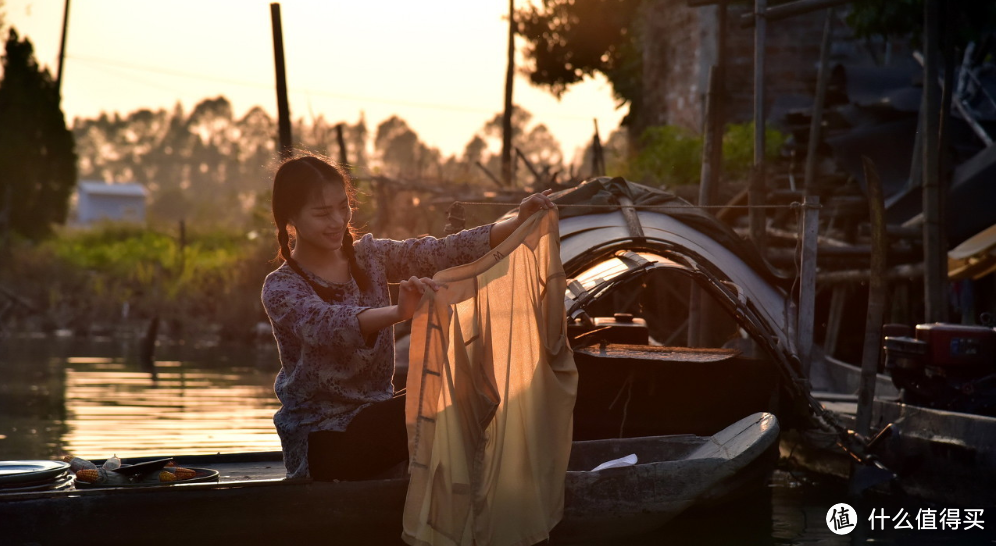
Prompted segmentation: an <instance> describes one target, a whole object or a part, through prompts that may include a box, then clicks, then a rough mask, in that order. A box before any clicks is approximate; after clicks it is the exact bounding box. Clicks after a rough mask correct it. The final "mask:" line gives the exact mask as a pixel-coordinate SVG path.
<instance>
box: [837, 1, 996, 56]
mask: <svg viewBox="0 0 996 546" xmlns="http://www.w3.org/2000/svg"><path fill="white" fill-rule="evenodd" d="M941 8H942V9H941V10H940V11H941V16H942V17H944V16H946V15H947V16H950V17H951V18H952V21H951V29H952V30H953V36H951V37H950V39H951V40H952V41H951V45H952V46H953V47H956V48H962V47H964V46H965V45H966V44H967V43H969V42H973V41H978V40H980V39H981V38H983V37H984V36H985V35H986V34H990V33H992V32H993V31H994V30H996V3H994V2H987V1H967V2H946V3H943V4H942V6H941ZM945 12H946V14H945ZM847 24H848V26H850V27H851V28H852V29H854V33H855V34H856V35H857V36H858V37H861V38H867V37H872V36H882V37H886V38H890V37H895V38H909V39H910V42H911V44H912V45H913V46H914V47H919V46H920V40H921V38H922V37H923V0H859V1H857V2H854V4H853V5H852V8H851V11H850V13H849V14H848V16H847ZM940 28H941V32H942V33H943V32H944V25H943V24H942V25H941V27H940ZM941 39H942V40H946V39H947V37H945V36H943V35H942V36H941Z"/></svg>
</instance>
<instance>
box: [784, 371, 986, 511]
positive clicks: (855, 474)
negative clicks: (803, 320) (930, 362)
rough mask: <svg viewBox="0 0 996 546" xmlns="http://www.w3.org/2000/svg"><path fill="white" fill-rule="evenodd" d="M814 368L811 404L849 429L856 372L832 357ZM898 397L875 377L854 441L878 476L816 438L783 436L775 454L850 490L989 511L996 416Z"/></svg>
mask: <svg viewBox="0 0 996 546" xmlns="http://www.w3.org/2000/svg"><path fill="white" fill-rule="evenodd" d="M815 364H816V366H814V370H817V371H818V373H819V374H820V376H821V378H822V381H821V382H820V383H818V384H817V386H818V387H819V388H820V390H817V391H815V392H814V393H813V394H814V397H815V398H816V399H817V400H819V401H820V402H821V403H822V404H823V405H824V406H825V407H826V409H827V410H828V411H831V412H833V413H834V414H835V415H836V416H837V417H838V418H839V419H840V421H841V422H842V423H843V424H844V425H845V426H846V427H848V428H849V429H852V430H853V429H854V428H855V423H856V414H857V407H858V394H857V393H858V385H859V381H860V376H861V368H860V367H858V366H855V365H853V364H850V363H847V362H844V361H841V360H839V359H836V358H833V357H831V356H823V358H822V359H820V360H819V361H817V362H816V363H815ZM883 371H888V370H883ZM901 384H902V383H901ZM904 394H905V393H904V391H903V390H901V389H899V388H897V386H896V385H895V382H894V381H893V378H892V376H891V375H889V374H887V373H878V374H877V375H876V380H875V397H874V400H873V403H872V408H871V427H870V430H871V432H870V434H869V436H868V437H867V438H863V439H861V440H862V442H863V444H864V445H863V446H861V453H859V454H858V455H859V456H861V457H864V458H870V459H872V460H873V462H874V463H875V464H876V465H877V466H878V467H879V470H878V471H868V469H867V468H865V467H861V466H859V467H857V468H855V467H854V464H853V463H854V461H855V458H854V454H853V453H849V452H847V451H845V450H842V449H841V448H840V446H839V445H838V444H837V443H836V441H835V440H834V439H833V438H830V437H828V436H827V435H826V434H821V433H819V432H815V431H806V430H793V431H787V432H785V433H783V435H782V440H781V442H780V446H781V447H780V450H781V455H782V456H783V457H784V459H785V461H786V462H787V463H788V464H789V465H791V466H793V467H796V468H802V469H805V470H809V471H814V472H818V473H821V474H826V475H830V476H835V477H838V478H841V479H847V480H850V481H851V487H852V490H854V491H862V490H865V489H873V490H876V491H878V492H880V493H885V494H893V495H902V496H910V497H916V498H919V499H923V500H927V501H932V502H938V503H944V504H945V505H946V506H950V507H966V508H976V507H979V506H993V505H994V504H996V492H994V491H993V489H992V483H993V479H994V478H996V416H993V415H982V414H977V413H969V412H965V411H953V410H950V409H943V408H935V407H929V406H928V405H927V402H926V401H925V400H922V399H921V400H917V401H916V402H917V403H910V402H909V400H904ZM908 397H909V396H908V395H907V396H906V398H908ZM952 484H957V486H956V487H953V486H952Z"/></svg>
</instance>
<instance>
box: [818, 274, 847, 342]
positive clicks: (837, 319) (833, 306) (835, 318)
mask: <svg viewBox="0 0 996 546" xmlns="http://www.w3.org/2000/svg"><path fill="white" fill-rule="evenodd" d="M848 290H849V285H848V284H839V285H837V286H834V287H833V293H832V295H831V296H830V313H829V314H828V316H827V331H826V335H825V336H824V338H823V354H825V355H827V356H833V355H834V353H836V352H837V340H838V339H839V338H840V324H841V320H842V319H843V318H844V303H846V301H847V292H848Z"/></svg>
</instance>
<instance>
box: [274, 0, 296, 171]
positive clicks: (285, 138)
mask: <svg viewBox="0 0 996 546" xmlns="http://www.w3.org/2000/svg"><path fill="white" fill-rule="evenodd" d="M270 20H271V21H272V24H273V60H274V63H275V64H276V68H277V124H278V127H279V131H280V157H282V158H283V159H289V158H290V156H291V153H292V151H291V150H292V144H291V126H290V106H288V103H287V72H286V69H285V67H284V34H283V29H282V27H281V24H280V4H279V3H278V2H274V3H272V4H270Z"/></svg>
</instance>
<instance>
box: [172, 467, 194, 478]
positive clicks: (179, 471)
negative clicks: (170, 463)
mask: <svg viewBox="0 0 996 546" xmlns="http://www.w3.org/2000/svg"><path fill="white" fill-rule="evenodd" d="M173 473H174V474H176V478H177V479H178V480H189V479H190V478H193V477H194V476H196V475H197V472H196V471H194V470H191V469H189V468H183V467H180V466H178V467H176V470H174V472H173Z"/></svg>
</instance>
